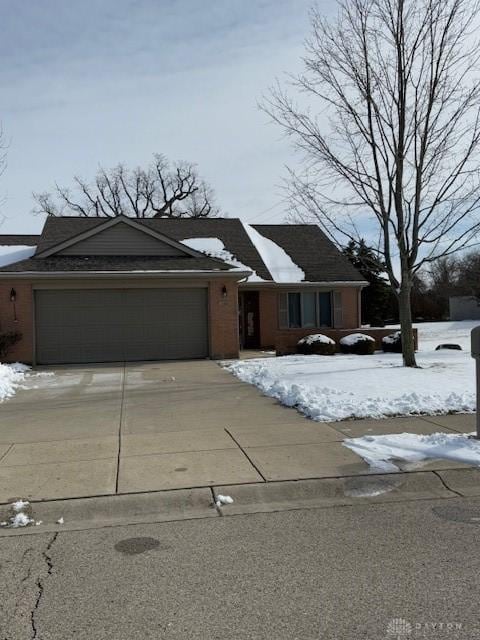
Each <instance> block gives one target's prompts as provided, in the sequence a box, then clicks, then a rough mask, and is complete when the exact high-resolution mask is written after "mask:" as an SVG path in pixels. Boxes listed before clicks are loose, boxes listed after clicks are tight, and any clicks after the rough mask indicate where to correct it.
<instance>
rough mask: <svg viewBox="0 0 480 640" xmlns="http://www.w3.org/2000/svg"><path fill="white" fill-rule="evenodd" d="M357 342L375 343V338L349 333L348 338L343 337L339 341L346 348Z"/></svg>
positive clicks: (363, 334)
mask: <svg viewBox="0 0 480 640" xmlns="http://www.w3.org/2000/svg"><path fill="white" fill-rule="evenodd" d="M359 342H375V338H372V336H367V334H366V333H351V334H350V335H349V336H344V337H343V338H341V339H340V344H343V345H345V346H346V347H351V346H352V345H354V344H358V343H359Z"/></svg>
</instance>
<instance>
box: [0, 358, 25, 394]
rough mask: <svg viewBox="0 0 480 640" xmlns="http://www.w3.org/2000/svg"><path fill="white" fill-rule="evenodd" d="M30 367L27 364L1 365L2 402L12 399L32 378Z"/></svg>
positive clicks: (0, 390) (0, 386)
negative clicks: (30, 377)
mask: <svg viewBox="0 0 480 640" xmlns="http://www.w3.org/2000/svg"><path fill="white" fill-rule="evenodd" d="M30 375H31V374H30V367H27V365H26V364H20V363H19V362H16V363H15V364H1V363H0V402H2V401H3V400H5V399H6V398H11V397H12V396H13V395H14V394H15V392H16V390H17V389H18V388H21V387H23V384H24V382H25V381H26V379H27V378H28V377H29V376H30Z"/></svg>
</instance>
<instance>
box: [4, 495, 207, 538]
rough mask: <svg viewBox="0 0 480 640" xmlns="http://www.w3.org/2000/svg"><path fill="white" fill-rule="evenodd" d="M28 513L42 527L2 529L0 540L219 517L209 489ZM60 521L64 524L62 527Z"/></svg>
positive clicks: (51, 504)
mask: <svg viewBox="0 0 480 640" xmlns="http://www.w3.org/2000/svg"><path fill="white" fill-rule="evenodd" d="M28 511H29V515H31V517H32V518H34V520H35V521H37V522H38V521H41V522H42V524H41V525H39V526H35V525H33V526H28V527H23V528H18V529H11V528H8V527H2V528H0V537H1V536H5V535H7V536H8V535H12V534H17V533H20V534H29V533H45V532H48V531H75V530H79V529H96V528H101V527H109V526H116V525H120V524H140V523H145V524H148V523H154V522H171V521H174V520H190V519H195V518H210V517H216V516H218V512H217V511H216V509H214V508H213V499H212V492H211V490H210V489H209V488H201V489H178V490H172V491H157V492H152V493H138V494H128V495H115V496H103V497H97V498H79V499H75V500H51V501H45V502H32V503H31V504H30V507H29V510H28ZM10 515H11V511H10V507H1V508H0V521H3V520H8V517H9V516H10ZM60 518H63V519H64V524H58V522H57V521H58V520H59V519H60Z"/></svg>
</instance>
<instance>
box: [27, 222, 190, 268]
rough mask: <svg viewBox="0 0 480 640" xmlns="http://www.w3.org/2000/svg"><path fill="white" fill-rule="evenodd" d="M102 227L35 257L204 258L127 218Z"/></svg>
mask: <svg viewBox="0 0 480 640" xmlns="http://www.w3.org/2000/svg"><path fill="white" fill-rule="evenodd" d="M102 223H103V224H102ZM102 223H101V224H98V225H94V226H90V225H89V228H87V229H86V230H84V231H83V232H80V233H78V234H74V235H71V236H70V237H67V238H65V239H63V241H62V240H61V241H60V242H57V243H53V244H51V245H50V246H49V247H47V248H45V247H42V246H40V247H39V248H38V249H37V253H36V256H35V257H36V258H47V257H50V256H52V255H71V256H75V255H76V256H94V255H101V256H114V255H116V256H118V255H122V256H127V255H131V256H162V257H178V256H184V257H185V256H191V257H199V256H201V255H202V254H201V253H199V252H197V251H194V250H193V249H190V248H189V247H186V246H185V245H182V244H181V243H179V242H178V241H177V240H174V239H173V238H170V237H168V236H166V235H165V234H163V233H160V232H158V231H156V230H154V229H150V228H148V227H146V226H145V225H142V224H139V223H138V222H136V221H135V220H132V219H130V218H126V217H124V216H119V217H116V218H109V219H108V220H106V221H105V220H102Z"/></svg>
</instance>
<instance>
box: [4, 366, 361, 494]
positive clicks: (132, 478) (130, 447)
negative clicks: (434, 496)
mask: <svg viewBox="0 0 480 640" xmlns="http://www.w3.org/2000/svg"><path fill="white" fill-rule="evenodd" d="M42 372H43V373H45V374H51V375H41V376H38V377H32V378H29V381H28V387H29V388H26V389H23V390H20V391H18V392H17V394H16V396H14V398H12V399H11V400H8V401H6V402H4V403H3V404H2V405H1V406H0V502H3V503H5V502H9V501H10V500H11V499H12V498H15V497H23V498H29V499H32V500H42V499H54V498H72V497H84V496H98V495H111V494H115V493H131V492H144V491H158V490H164V489H180V488H191V487H208V486H214V485H230V484H243V483H257V482H264V481H266V480H274V479H297V478H300V477H318V476H325V475H339V474H340V475H348V474H351V473H356V472H357V473H365V472H366V471H367V468H366V465H364V463H363V462H361V461H360V460H359V459H358V458H357V457H356V456H355V455H354V454H353V453H351V452H350V451H348V450H347V449H345V448H344V447H340V446H339V442H340V441H341V440H342V439H343V437H344V436H343V434H341V433H340V432H339V431H337V430H335V429H333V428H332V427H330V426H328V425H316V424H314V423H312V422H310V421H308V420H306V419H304V418H302V417H301V416H300V415H299V414H298V413H297V412H296V411H295V410H294V409H288V408H285V407H282V406H281V405H279V404H277V403H276V402H275V401H274V400H272V399H270V398H266V397H264V396H262V395H261V394H260V393H259V392H258V391H257V390H256V389H255V388H254V387H252V386H250V385H247V384H244V383H242V382H240V381H238V380H237V379H236V378H234V377H233V376H232V375H231V374H230V373H228V372H226V371H224V370H223V369H222V368H221V367H219V366H218V365H217V364H215V363H213V362H210V361H194V362H163V363H132V364H123V363H119V364H111V365H105V366H102V365H92V366H82V367H79V366H75V367H57V368H51V369H50V368H45V369H43V370H42ZM332 445H333V446H334V445H336V447H334V451H333V452H332V451H331V447H332Z"/></svg>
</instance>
